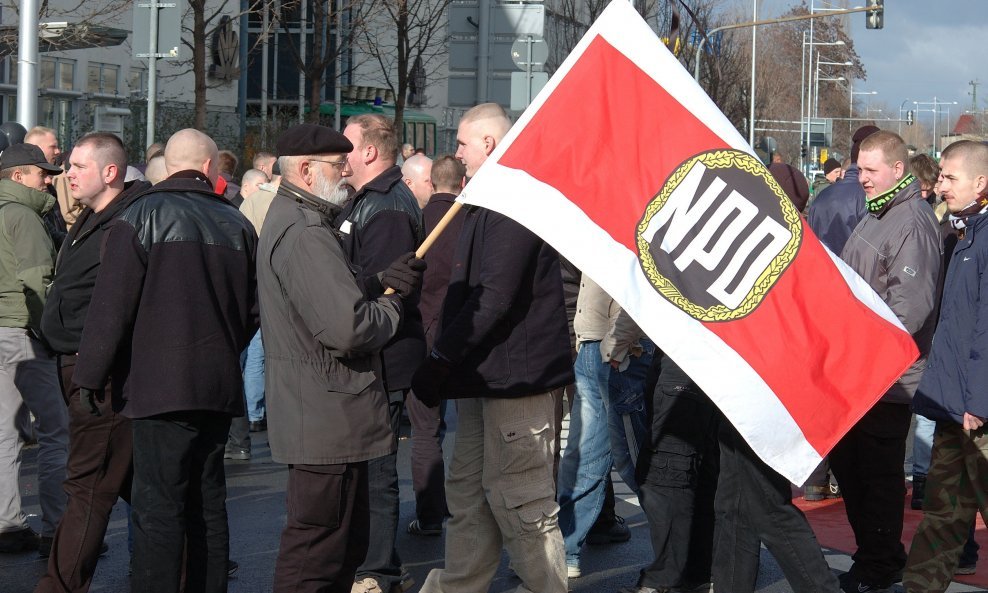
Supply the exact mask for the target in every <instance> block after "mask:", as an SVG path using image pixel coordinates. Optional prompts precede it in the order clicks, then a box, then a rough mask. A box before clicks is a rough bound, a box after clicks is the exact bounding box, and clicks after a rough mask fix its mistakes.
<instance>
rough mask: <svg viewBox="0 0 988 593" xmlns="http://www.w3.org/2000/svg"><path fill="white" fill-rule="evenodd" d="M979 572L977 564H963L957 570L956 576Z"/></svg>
mask: <svg viewBox="0 0 988 593" xmlns="http://www.w3.org/2000/svg"><path fill="white" fill-rule="evenodd" d="M977 571H978V565H977V563H974V562H972V563H971V564H961V565H960V566H958V567H957V570H955V571H954V574H955V575H966V574H974V573H975V572H977Z"/></svg>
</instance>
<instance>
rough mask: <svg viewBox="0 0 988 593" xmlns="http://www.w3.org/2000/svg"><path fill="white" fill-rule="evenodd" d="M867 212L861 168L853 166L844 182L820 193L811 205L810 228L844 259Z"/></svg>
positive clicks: (845, 176)
mask: <svg viewBox="0 0 988 593" xmlns="http://www.w3.org/2000/svg"><path fill="white" fill-rule="evenodd" d="M865 212H867V210H866V209H865V193H864V189H862V187H861V184H860V183H859V182H858V167H857V165H851V167H850V168H849V169H848V170H847V172H846V173H844V178H843V179H841V180H840V181H838V182H837V183H835V184H833V185H831V186H830V187H828V188H826V189H824V190H823V191H822V192H820V195H819V196H817V197H816V199H815V200H813V203H812V204H810V214H809V223H810V228H811V229H813V232H814V233H816V236H817V237H818V238H819V239H820V241H821V242H822V243H823V244H824V245H826V246H827V248H828V249H830V250H831V251H833V252H834V253H836V254H837V255H840V252H841V251H843V250H844V244H845V243H847V239H848V237H850V236H851V231H853V230H854V227H856V226H858V223H859V222H861V219H862V218H864V215H865Z"/></svg>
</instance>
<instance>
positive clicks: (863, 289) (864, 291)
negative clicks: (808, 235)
mask: <svg viewBox="0 0 988 593" xmlns="http://www.w3.org/2000/svg"><path fill="white" fill-rule="evenodd" d="M820 245H822V246H823V248H824V249H825V250H826V251H827V255H829V256H830V261H832V262H834V265H835V266H837V270H838V271H839V272H840V275H841V276H843V277H844V282H847V286H848V287H849V288H850V289H851V292H853V293H854V296H856V297H857V298H858V300H859V301H861V302H862V303H864V304H865V305H868V308H870V309H871V310H872V311H874V312H875V313H877V314H878V315H879V316H881V318H882V319H884V320H885V321H888V322H889V323H891V324H892V325H894V326H896V327H897V328H899V329H901V330H902V331H906V326H904V325H902V322H901V321H899V318H898V317H897V316H896V315H895V313H894V312H893V311H892V309H891V307H889V306H888V304H887V303H886V302H885V301H883V300H882V299H881V297H879V296H878V293H877V292H875V290H874V289H873V288H872V287H871V286H870V285H869V284H868V283H867V282H865V280H864V278H862V277H861V276H858V273H857V272H855V271H854V269H853V268H851V266H849V265H847V264H846V263H845V262H844V260H842V259H841V258H840V257H838V256H837V255H835V254H834V252H832V251H830V250H829V249H827V246H826V245H823V243H821V244H820Z"/></svg>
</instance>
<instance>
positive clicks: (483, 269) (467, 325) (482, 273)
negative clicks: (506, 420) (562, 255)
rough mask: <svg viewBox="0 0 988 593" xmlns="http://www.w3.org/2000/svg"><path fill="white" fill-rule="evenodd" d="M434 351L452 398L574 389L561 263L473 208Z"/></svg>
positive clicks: (516, 227)
mask: <svg viewBox="0 0 988 593" xmlns="http://www.w3.org/2000/svg"><path fill="white" fill-rule="evenodd" d="M433 349H434V351H435V352H436V353H438V354H439V356H440V357H442V358H444V359H446V360H447V361H449V362H450V363H452V367H453V369H452V372H451V374H450V376H449V379H448V380H447V381H446V383H445V384H444V386H443V391H444V393H443V397H445V398H447V399H456V398H470V397H499V398H507V397H523V396H529V395H537V394H540V393H546V392H548V391H551V390H552V389H555V388H556V387H563V386H565V385H569V384H570V383H572V382H573V359H572V358H571V357H570V346H569V332H568V328H567V325H566V307H565V305H564V303H563V277H562V273H561V272H560V271H559V256H558V255H557V254H556V252H555V250H553V249H552V248H551V247H549V246H548V245H547V244H546V243H545V242H544V241H543V240H542V239H540V238H538V237H537V236H535V235H534V234H533V233H532V232H531V231H529V230H528V229H526V228H525V227H523V226H521V225H520V224H518V223H517V222H515V221H514V220H511V219H510V218H508V217H507V216H504V215H503V214H500V213H498V212H494V211H493V210H487V209H485V208H477V207H474V208H470V209H469V210H468V211H467V214H466V216H464V218H463V230H462V231H461V233H460V240H459V244H458V245H457V246H456V252H455V255H454V256H453V271H452V274H451V276H450V279H449V290H448V291H447V293H446V301H445V303H444V304H443V312H442V321H441V326H440V329H439V336H438V337H437V338H436V342H435V345H434V347H433Z"/></svg>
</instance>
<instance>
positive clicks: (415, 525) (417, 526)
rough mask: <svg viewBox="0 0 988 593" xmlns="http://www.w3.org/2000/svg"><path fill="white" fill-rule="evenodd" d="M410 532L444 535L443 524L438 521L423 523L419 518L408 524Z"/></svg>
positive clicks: (413, 533) (414, 533)
mask: <svg viewBox="0 0 988 593" xmlns="http://www.w3.org/2000/svg"><path fill="white" fill-rule="evenodd" d="M408 533H411V534H412V535H431V536H435V535H442V534H443V524H442V523H438V524H436V525H433V524H431V523H423V522H421V521H419V520H418V519H415V520H414V521H412V522H411V523H409V524H408Z"/></svg>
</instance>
